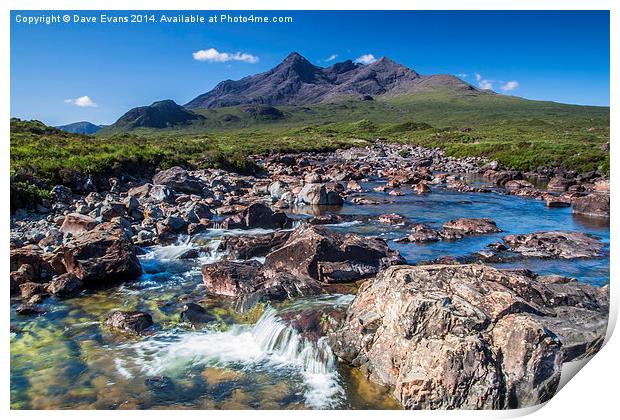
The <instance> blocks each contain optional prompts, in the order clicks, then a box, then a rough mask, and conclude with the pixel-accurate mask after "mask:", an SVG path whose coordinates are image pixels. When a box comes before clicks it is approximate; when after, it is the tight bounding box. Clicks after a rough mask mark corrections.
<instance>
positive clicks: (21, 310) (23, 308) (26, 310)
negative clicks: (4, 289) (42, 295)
mask: <svg viewBox="0 0 620 420" xmlns="http://www.w3.org/2000/svg"><path fill="white" fill-rule="evenodd" d="M44 312H45V310H44V309H43V308H41V307H40V306H38V305H33V304H30V303H23V304H21V305H19V306H18V307H17V308H15V313H16V314H18V315H22V316H29V315H39V314H42V313H44Z"/></svg>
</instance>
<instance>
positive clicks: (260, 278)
mask: <svg viewBox="0 0 620 420" xmlns="http://www.w3.org/2000/svg"><path fill="white" fill-rule="evenodd" d="M202 280H203V283H204V284H205V286H206V291H207V293H209V294H213V295H223V296H229V297H231V298H234V299H235V300H236V302H237V308H238V309H239V310H241V311H244V310H247V309H249V308H251V307H252V306H254V304H256V303H258V302H269V301H271V300H275V301H280V300H284V299H287V298H292V297H298V296H312V295H317V294H320V293H322V288H321V285H320V284H319V283H318V282H317V281H316V280H314V279H312V278H309V277H297V276H293V275H291V274H288V273H278V272H268V271H265V270H263V269H262V267H261V265H260V263H258V262H256V261H245V262H235V261H218V262H216V263H213V264H206V265H203V266H202Z"/></svg>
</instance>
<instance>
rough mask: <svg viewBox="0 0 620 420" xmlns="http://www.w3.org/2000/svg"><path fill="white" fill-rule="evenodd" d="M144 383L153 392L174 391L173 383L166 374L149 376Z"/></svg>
mask: <svg viewBox="0 0 620 420" xmlns="http://www.w3.org/2000/svg"><path fill="white" fill-rule="evenodd" d="M144 385H145V386H146V387H147V388H148V389H149V390H150V391H151V392H153V393H155V394H159V393H169V392H172V391H174V389H175V385H174V382H173V381H172V379H170V378H169V377H167V376H149V377H148V378H146V379H145V380H144Z"/></svg>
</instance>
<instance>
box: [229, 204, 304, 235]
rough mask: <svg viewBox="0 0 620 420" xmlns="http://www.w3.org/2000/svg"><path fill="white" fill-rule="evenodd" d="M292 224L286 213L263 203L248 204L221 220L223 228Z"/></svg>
mask: <svg viewBox="0 0 620 420" xmlns="http://www.w3.org/2000/svg"><path fill="white" fill-rule="evenodd" d="M292 225H293V222H292V220H291V219H289V218H288V216H287V215H286V214H284V213H282V212H274V211H273V210H271V209H270V208H269V207H267V206H266V205H265V204H263V203H253V204H250V205H249V206H248V207H246V208H245V209H244V210H243V211H241V212H240V213H238V214H236V215H234V216H231V217H228V218H227V219H226V220H224V222H222V226H223V227H224V229H256V228H263V229H286V228H290V227H291V226H292Z"/></svg>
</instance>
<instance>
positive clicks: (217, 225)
mask: <svg viewBox="0 0 620 420" xmlns="http://www.w3.org/2000/svg"><path fill="white" fill-rule="evenodd" d="M222 223H223V222H213V226H211V229H214V230H222V229H224V227H223V225H222Z"/></svg>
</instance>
